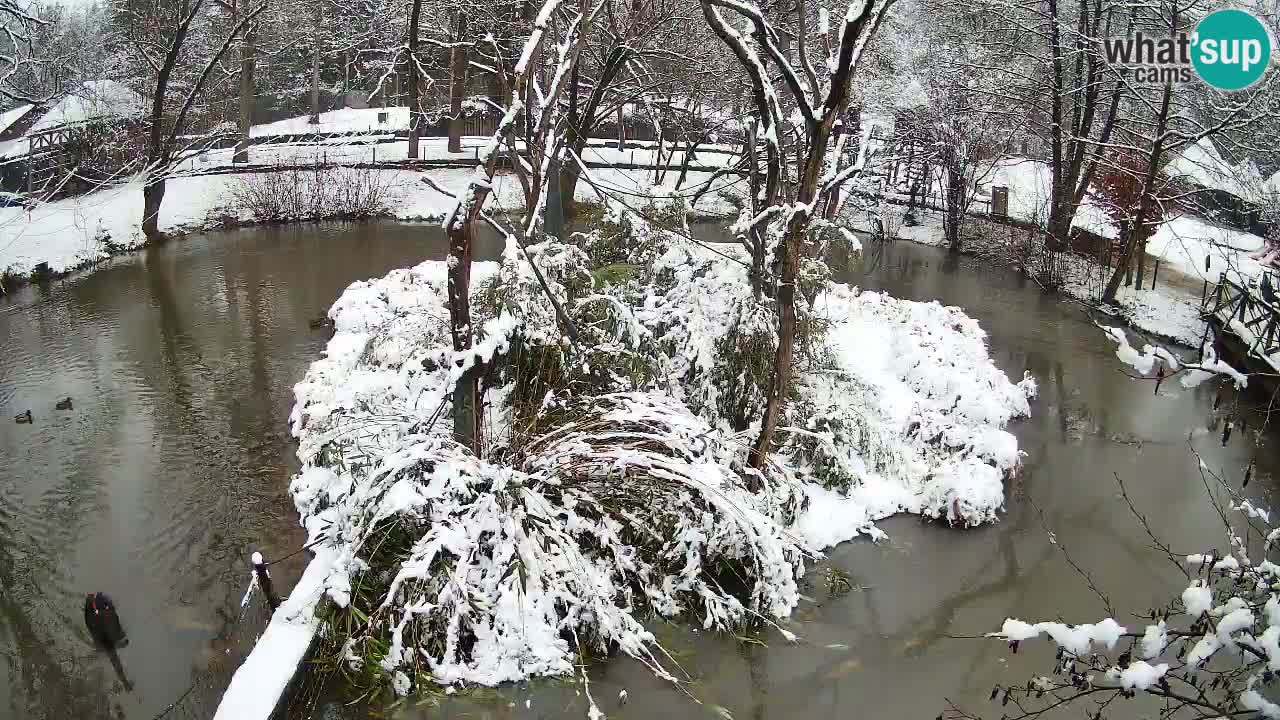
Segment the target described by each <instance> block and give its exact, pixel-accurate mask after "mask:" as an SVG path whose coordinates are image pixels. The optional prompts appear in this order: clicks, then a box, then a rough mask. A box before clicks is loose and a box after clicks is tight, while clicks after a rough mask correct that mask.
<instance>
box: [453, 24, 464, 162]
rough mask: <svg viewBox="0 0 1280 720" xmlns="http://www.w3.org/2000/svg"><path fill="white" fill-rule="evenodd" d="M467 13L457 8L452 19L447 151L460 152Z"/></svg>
mask: <svg viewBox="0 0 1280 720" xmlns="http://www.w3.org/2000/svg"><path fill="white" fill-rule="evenodd" d="M466 37H467V14H466V12H464V11H463V10H461V9H459V10H457V11H455V14H454V20H453V39H452V46H451V47H450V50H449V152H451V153H460V152H462V125H463V118H462V99H463V96H464V95H466V92H467V50H468V47H467V43H466V42H465V40H466Z"/></svg>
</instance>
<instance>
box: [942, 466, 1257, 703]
mask: <svg viewBox="0 0 1280 720" xmlns="http://www.w3.org/2000/svg"><path fill="white" fill-rule="evenodd" d="M1200 469H1201V473H1202V474H1203V475H1204V480H1205V487H1206V488H1210V489H1211V495H1210V501H1211V502H1213V503H1214V504H1215V506H1217V507H1218V509H1219V510H1220V511H1221V512H1222V518H1223V521H1224V526H1225V528H1226V540H1227V547H1228V549H1227V550H1226V551H1222V550H1219V549H1214V550H1212V551H1210V552H1207V553H1194V554H1191V555H1185V556H1178V555H1174V554H1173V553H1172V552H1170V551H1168V550H1167V549H1165V550H1164V553H1165V554H1166V555H1167V557H1168V559H1169V560H1170V561H1172V562H1173V563H1175V564H1176V565H1177V566H1178V567H1179V569H1180V570H1181V571H1182V572H1183V574H1184V575H1185V576H1186V585H1185V586H1180V587H1178V588H1175V589H1174V590H1173V592H1172V593H1171V597H1170V598H1169V600H1168V601H1167V602H1166V603H1165V604H1164V605H1163V606H1161V607H1159V608H1153V609H1150V610H1147V611H1145V612H1141V613H1136V614H1135V617H1137V618H1139V619H1140V620H1143V621H1145V624H1144V625H1140V626H1139V627H1138V628H1129V627H1124V626H1121V625H1120V624H1119V623H1118V622H1117V621H1116V620H1114V619H1112V618H1105V619H1103V620H1101V621H1100V622H1097V623H1094V624H1080V625H1068V624H1064V623H1061V622H1037V623H1029V622H1025V621H1022V620H1018V619H1014V618H1009V619H1007V620H1005V622H1004V624H1003V626H1002V627H1001V629H1000V630H999V631H998V632H993V633H988V635H987V637H991V638H998V639H1001V640H1004V641H1005V642H1008V643H1009V646H1010V647H1011V648H1012V650H1013V651H1014V652H1017V650H1018V647H1019V645H1020V644H1021V643H1023V642H1025V641H1030V640H1034V639H1037V638H1039V637H1042V636H1043V637H1046V638H1048V640H1049V641H1050V642H1052V643H1053V644H1054V645H1055V646H1056V647H1057V654H1056V656H1055V660H1054V672H1053V676H1052V677H1049V676H1039V677H1036V678H1033V679H1032V680H1031V681H1029V682H1028V683H1027V684H1026V685H1025V686H1022V687H1019V686H1012V687H1001V686H996V687H995V688H993V689H992V693H991V699H992V700H997V699H998V700H999V701H1000V702H1001V704H1002V706H1005V707H1004V709H1002V711H1001V712H1002V715H1003V716H1004V717H1006V718H1010V720H1026V719H1028V718H1037V717H1040V716H1042V715H1045V714H1046V713H1048V712H1049V711H1051V710H1053V709H1055V708H1061V707H1062V706H1065V705H1068V704H1070V703H1074V702H1082V703H1086V702H1087V703H1088V706H1089V707H1090V708H1092V709H1093V710H1092V711H1090V712H1088V713H1087V716H1088V717H1091V718H1093V717H1100V716H1101V715H1102V713H1101V712H1100V711H1101V710H1103V709H1106V708H1109V707H1112V703H1113V701H1116V700H1126V699H1132V698H1135V697H1138V695H1139V694H1142V695H1146V696H1151V697H1154V698H1157V699H1159V700H1161V701H1162V702H1163V703H1164V707H1165V708H1166V709H1165V711H1164V712H1162V713H1161V715H1160V716H1161V717H1166V718H1170V717H1189V718H1201V719H1206V720H1207V719H1210V718H1222V717H1263V718H1268V719H1274V718H1280V706H1277V705H1276V704H1275V703H1274V702H1273V701H1272V700H1271V699H1269V698H1273V697H1275V692H1276V691H1275V681H1276V678H1277V673H1280V565H1276V564H1275V563H1273V562H1272V561H1271V559H1270V555H1271V552H1272V550H1273V545H1274V542H1275V540H1276V539H1277V538H1280V530H1277V529H1275V528H1273V527H1272V526H1271V524H1270V514H1269V513H1268V512H1267V511H1266V510H1265V509H1263V508H1260V507H1259V506H1258V505H1257V504H1256V502H1255V501H1251V500H1249V499H1247V498H1245V497H1243V496H1242V495H1241V491H1240V490H1237V489H1235V488H1233V487H1232V486H1231V485H1229V484H1228V483H1227V482H1226V481H1225V480H1224V479H1223V478H1222V477H1221V476H1220V475H1218V474H1216V473H1214V472H1212V471H1210V470H1209V469H1208V468H1207V466H1205V465H1204V464H1203V463H1201V464H1200ZM1121 492H1122V494H1123V493H1124V489H1123V485H1121ZM1217 492H1221V493H1223V494H1225V495H1226V496H1227V497H1228V498H1229V499H1230V502H1227V503H1224V504H1219V501H1218V500H1217V499H1216V498H1215V493H1217ZM1125 497H1126V498H1127V495H1125ZM1229 511H1235V512H1238V513H1239V517H1240V518H1241V520H1240V521H1239V522H1234V523H1233V522H1231V521H1230V516H1229ZM1134 513H1135V515H1136V514H1137V511H1136V510H1134ZM1139 521H1141V517H1140V516H1139ZM1148 532H1149V530H1148ZM1152 539H1153V542H1154V543H1155V544H1156V546H1157V547H1161V548H1166V547H1167V546H1165V545H1164V544H1163V543H1162V542H1160V541H1159V540H1157V539H1156V538H1155V536H1152ZM1086 698H1087V700H1086ZM1009 705H1012V706H1013V707H1015V708H1016V710H1017V711H1016V712H1013V713H1011V712H1009V710H1008V709H1007V706H1009ZM950 712H951V713H952V714H953V715H954V716H956V717H966V718H973V717H975V716H973V715H971V714H969V713H968V712H965V711H962V710H960V709H959V708H956V707H954V706H952V707H951V708H950ZM945 714H946V713H944V715H945Z"/></svg>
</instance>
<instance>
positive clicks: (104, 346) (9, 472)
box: [0, 224, 496, 720]
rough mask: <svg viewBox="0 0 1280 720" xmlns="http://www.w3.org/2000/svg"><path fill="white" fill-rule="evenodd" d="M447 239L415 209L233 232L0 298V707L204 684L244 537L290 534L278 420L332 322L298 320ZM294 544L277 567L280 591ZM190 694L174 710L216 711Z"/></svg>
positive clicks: (82, 705)
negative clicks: (104, 630)
mask: <svg viewBox="0 0 1280 720" xmlns="http://www.w3.org/2000/svg"><path fill="white" fill-rule="evenodd" d="M444 248H445V243H444V240H443V237H442V233H441V232H440V231H439V230H438V229H437V228H435V227H434V226H424V225H419V226H414V225H391V224H386V225H319V226H316V225H308V226H296V227H289V228H270V227H268V228H256V229H245V230H238V231H232V232H224V233H215V234H209V235H205V236H194V237H189V238H186V239H184V240H181V241H178V242H174V243H171V244H169V245H168V246H166V247H163V248H158V249H155V250H151V251H149V252H147V253H145V254H138V255H133V256H128V257H124V258H120V259H117V260H115V261H113V262H112V263H110V264H109V265H108V266H105V267H102V268H100V269H98V270H97V271H95V272H92V273H87V274H82V275H78V276H74V277H72V278H70V279H68V280H65V281H58V282H55V283H53V284H52V285H50V286H49V287H48V288H45V289H41V288H37V287H30V288H27V289H25V290H23V291H21V292H18V293H16V294H15V295H13V296H11V297H9V298H5V299H0V338H3V352H0V410H3V411H4V413H6V414H5V415H4V416H3V418H0V419H2V420H3V422H0V660H2V661H0V717H5V718H34V719H41V720H42V719H44V718H50V719H53V718H56V719H57V720H67V719H69V718H75V719H76V720H95V719H96V718H107V717H127V718H131V719H133V718H143V719H144V720H149V719H150V718H153V717H155V715H156V714H157V713H159V712H160V711H161V710H163V709H164V708H165V707H166V706H168V705H169V703H171V702H172V701H174V700H175V699H176V698H178V696H179V695H180V694H182V693H183V692H185V691H186V689H187V688H188V687H190V686H191V684H192V682H193V678H195V677H196V673H205V672H211V673H212V683H213V684H214V686H215V688H214V689H215V691H216V692H214V693H212V695H213V696H214V697H211V698H209V699H208V700H209V702H213V701H214V700H216V695H217V693H218V692H220V689H221V688H220V686H219V685H220V684H222V683H225V681H226V680H225V678H226V677H228V672H229V671H230V670H231V669H233V666H234V665H235V664H236V662H237V661H238V656H239V650H240V649H241V648H240V647H239V646H233V644H231V643H229V642H228V641H227V639H226V638H227V637H228V635H229V632H228V631H229V630H230V629H231V628H230V623H229V619H230V618H234V617H236V616H237V615H238V614H239V612H240V610H239V603H240V598H241V596H242V595H243V593H244V590H245V585H246V581H247V580H248V570H247V565H246V558H247V557H248V553H249V552H250V551H251V549H254V548H258V549H261V550H262V552H263V553H264V555H265V556H266V557H267V558H268V560H270V559H272V558H279V557H282V556H285V555H288V554H289V553H291V552H292V551H294V550H296V549H297V548H298V547H299V545H300V544H301V542H302V540H303V536H302V533H301V531H300V530H299V529H298V527H297V516H296V514H295V513H294V510H293V503H292V501H291V499H290V498H289V495H288V480H289V476H290V474H291V473H292V472H293V471H294V469H295V459H294V448H293V443H292V440H291V438H290V436H289V433H288V427H287V424H286V419H287V417H288V413H289V409H290V407H291V406H292V403H293V392H292V388H293V384H294V383H295V382H297V381H298V380H300V379H301V378H302V375H303V373H304V372H305V371H306V368H307V366H308V364H309V363H311V362H312V361H313V360H315V359H316V357H317V356H318V355H319V353H320V351H321V350H322V349H323V348H324V345H325V343H326V341H327V338H328V331H327V330H324V329H312V328H311V327H310V321H311V320H313V319H315V318H318V317H321V316H323V315H324V313H325V312H326V311H327V309H328V307H329V305H331V304H332V303H333V301H334V299H335V298H336V297H337V296H338V294H339V293H341V291H342V289H343V288H345V287H346V286H347V285H348V284H349V283H350V282H352V281H353V280H357V279H363V278H367V277H373V276H378V275H382V274H384V273H386V272H387V271H388V270H390V269H392V268H395V267H402V266H405V265H410V264H413V263H416V262H418V261H421V260H422V259H424V258H428V257H437V258H438V257H443V256H444V252H445V251H444ZM479 250H480V251H481V254H482V255H486V254H487V255H489V256H492V255H493V253H494V251H495V250H496V245H495V243H494V242H493V240H492V238H485V239H484V242H483V243H482V247H481V248H479ZM68 396H69V397H71V399H72V409H71V410H67V411H59V410H56V409H55V404H56V403H57V401H58V400H59V399H61V398H64V397H68ZM26 409H30V410H31V411H32V414H33V415H34V418H35V422H34V423H33V424H31V425H18V424H16V423H15V422H14V421H13V419H12V417H13V415H14V414H16V413H20V412H22V411H24V410H26ZM303 561H304V556H302V555H299V556H296V557H294V558H292V559H290V560H289V561H287V562H285V563H282V564H281V565H278V566H276V567H275V568H273V570H274V575H275V577H276V582H277V583H278V584H281V585H283V587H282V588H281V589H282V590H286V591H287V590H288V587H289V585H290V584H291V583H292V582H293V581H294V579H296V577H297V576H298V574H299V573H300V569H301V563H302V562H303ZM90 591H102V592H105V593H107V594H108V595H111V596H112V597H113V599H114V600H115V602H116V605H117V606H118V608H119V611H120V614H121V617H122V619H123V622H124V627H125V630H126V632H128V633H129V636H130V640H131V643H130V645H129V646H128V647H127V648H125V649H124V650H123V651H121V652H120V654H119V657H120V661H121V662H120V668H119V670H117V669H114V668H113V666H112V664H111V663H110V661H109V658H107V656H106V655H104V654H103V653H100V652H98V651H96V650H95V649H94V648H93V647H92V646H91V644H90V642H89V637H88V633H87V631H86V630H85V628H84V621H83V615H82V606H83V600H84V594H85V593H86V592H90ZM126 682H127V683H128V685H130V686H131V688H127V687H126ZM196 704H201V703H196ZM205 704H207V703H205ZM192 705H193V701H192V700H188V701H186V702H184V704H183V707H182V708H181V709H182V710H184V711H185V712H186V714H175V715H174V716H175V717H180V718H186V717H191V718H207V717H209V716H210V715H212V711H211V709H208V708H197V709H194V710H192V709H191V707H192Z"/></svg>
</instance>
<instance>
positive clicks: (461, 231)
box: [449, 218, 481, 457]
mask: <svg viewBox="0 0 1280 720" xmlns="http://www.w3.org/2000/svg"><path fill="white" fill-rule="evenodd" d="M473 228H474V223H473V222H471V221H469V219H462V218H459V219H457V220H455V222H453V223H452V224H451V225H450V227H449V331H450V335H451V337H452V340H453V349H454V350H455V351H457V352H461V351H463V350H466V349H468V348H470V347H471V336H472V333H471V246H472V237H471V236H472V233H473ZM479 374H480V373H479V370H478V366H477V367H473V368H471V369H470V370H468V371H467V372H464V373H463V374H462V377H461V378H459V379H458V386H457V387H456V388H455V389H454V392H453V434H454V438H455V439H456V440H457V441H458V442H460V443H462V444H463V445H466V446H467V447H468V448H470V449H471V451H472V452H473V453H475V454H476V456H477V457H478V456H479V455H480V443H481V436H480V429H481V428H480V417H481V414H480V383H479Z"/></svg>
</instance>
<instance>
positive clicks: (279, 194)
mask: <svg viewBox="0 0 1280 720" xmlns="http://www.w3.org/2000/svg"><path fill="white" fill-rule="evenodd" d="M391 178H392V176H390V175H388V174H386V173H383V172H381V171H379V170H376V169H373V168H355V167H334V166H326V165H319V164H317V165H314V166H310V167H299V168H290V169H288V170H281V171H277V172H265V173H254V174H251V175H244V176H242V177H240V178H238V179H237V180H236V181H235V182H234V183H232V185H231V187H230V189H229V191H228V194H229V196H230V197H229V202H228V203H227V204H228V205H229V206H230V208H231V209H233V210H234V211H235V212H237V213H238V214H239V216H240V219H242V220H247V221H249V222H254V223H278V222H296V221H299V220H329V219H343V220H357V219H366V218H372V217H379V216H383V215H388V214H390V208H389V207H388V191H389V190H391V188H392V187H393V184H394V181H393V180H392V179H391Z"/></svg>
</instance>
